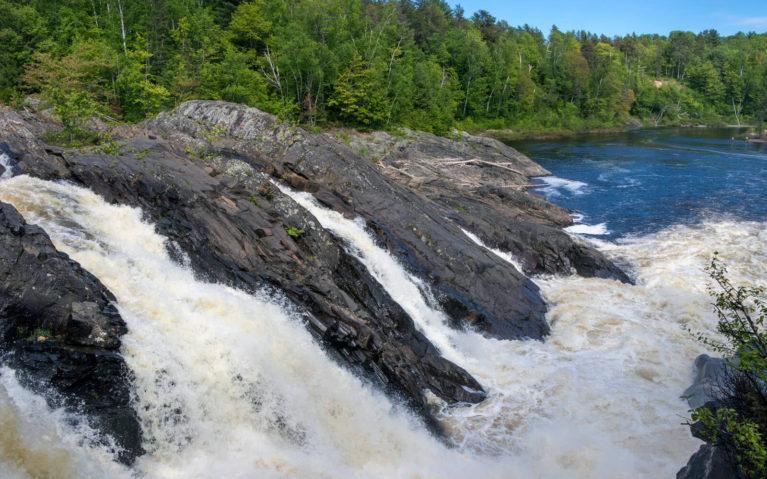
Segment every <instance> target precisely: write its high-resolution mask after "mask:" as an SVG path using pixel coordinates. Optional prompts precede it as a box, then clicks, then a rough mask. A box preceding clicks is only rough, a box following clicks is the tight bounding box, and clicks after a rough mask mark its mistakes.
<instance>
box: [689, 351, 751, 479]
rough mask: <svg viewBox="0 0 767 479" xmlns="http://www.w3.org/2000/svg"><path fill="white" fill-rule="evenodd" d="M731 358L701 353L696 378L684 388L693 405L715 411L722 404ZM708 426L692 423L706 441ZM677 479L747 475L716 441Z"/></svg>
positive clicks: (703, 448) (723, 478) (704, 447)
mask: <svg viewBox="0 0 767 479" xmlns="http://www.w3.org/2000/svg"><path fill="white" fill-rule="evenodd" d="M726 375H727V361H726V360H724V359H722V358H712V357H711V356H709V355H707V354H701V355H700V356H698V357H697V358H695V379H694V381H693V383H692V385H691V386H690V387H689V388H687V389H686V390H685V391H684V396H685V397H687V403H688V404H689V405H690V407H691V408H699V407H706V408H708V409H711V410H712V411H715V410H716V409H717V408H719V407H720V406H721V402H720V396H721V390H722V387H723V385H724V384H726ZM704 430H705V426H703V424H702V423H701V422H696V423H693V424H691V425H690V432H691V433H692V435H693V436H694V437H697V438H698V439H701V440H704V441H705V440H706V435H705V434H703V431H704ZM676 477H677V479H737V478H740V477H743V474H741V473H740V472H739V471H738V470H737V469H735V468H733V466H732V461H731V460H729V458H728V456H727V451H726V450H725V449H724V448H723V447H721V446H718V445H716V444H711V443H708V444H703V445H702V446H700V449H698V451H697V452H695V454H693V455H692V456H691V457H690V460H689V461H687V465H686V466H684V467H683V468H682V469H680V470H679V472H677V474H676Z"/></svg>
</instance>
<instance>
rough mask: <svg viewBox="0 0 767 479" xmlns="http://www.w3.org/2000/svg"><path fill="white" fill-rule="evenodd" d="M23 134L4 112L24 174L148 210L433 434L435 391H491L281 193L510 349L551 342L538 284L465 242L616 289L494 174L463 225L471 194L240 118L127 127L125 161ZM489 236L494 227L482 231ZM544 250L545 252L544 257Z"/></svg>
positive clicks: (240, 112) (191, 117)
mask: <svg viewBox="0 0 767 479" xmlns="http://www.w3.org/2000/svg"><path fill="white" fill-rule="evenodd" d="M28 123H29V122H27V121H26V120H25V119H23V118H22V117H20V116H19V115H17V114H15V113H13V112H10V111H0V127H3V126H4V127H5V128H6V130H5V131H4V135H5V137H4V138H3V139H4V140H5V141H7V142H8V144H9V146H10V148H11V149H12V150H13V151H16V152H18V153H19V155H18V166H19V168H20V170H21V172H22V173H25V174H29V175H32V176H37V177H40V178H43V179H48V180H57V179H65V180H68V181H72V182H74V183H77V184H80V185H83V186H86V187H88V188H90V189H92V190H94V191H95V192H96V193H98V194H99V195H101V196H103V197H104V198H105V199H106V200H107V201H109V202H113V203H120V204H127V205H131V206H135V207H140V208H142V210H143V211H144V213H145V215H146V216H147V218H148V219H149V220H150V221H152V222H153V223H155V225H156V227H157V229H158V231H159V233H161V234H162V235H164V236H166V237H168V238H169V240H171V241H170V242H169V247H168V250H169V252H170V254H171V255H177V257H178V259H179V260H181V259H182V257H183V258H188V260H189V261H190V263H191V266H192V267H193V268H194V270H195V271H196V272H197V274H198V275H199V276H201V277H203V278H205V279H208V280H213V281H218V282H223V283H226V284H230V285H232V286H235V287H238V288H241V289H244V290H247V291H253V290H256V289H261V288H271V289H273V290H274V291H276V292H277V293H279V294H284V295H285V296H287V297H288V298H289V299H290V300H291V301H292V302H294V303H295V304H297V305H299V306H300V308H301V310H302V311H303V314H304V317H305V320H306V324H307V327H308V329H309V330H310V331H311V332H312V334H314V335H315V337H317V338H318V339H320V340H321V341H323V342H324V344H326V345H327V350H328V351H329V353H330V354H331V355H333V356H334V357H336V358H337V359H338V360H339V361H340V362H342V363H344V364H346V365H348V366H350V367H352V368H353V369H355V370H357V371H360V372H361V373H362V374H364V375H365V376H366V377H368V378H371V379H372V380H373V381H376V382H378V383H379V384H380V385H382V386H383V387H384V388H385V389H386V390H389V391H391V392H393V393H395V394H398V395H401V396H402V397H405V398H406V399H407V400H408V401H409V402H410V403H411V404H412V405H413V406H414V407H415V408H416V409H417V410H419V411H421V412H423V413H424V416H425V417H427V418H428V417H429V415H428V412H427V409H428V408H427V405H426V398H425V397H424V395H423V391H424V390H430V391H432V392H433V393H434V394H435V395H437V396H438V397H440V398H442V399H443V400H445V401H446V402H447V403H457V402H479V401H481V400H482V399H483V398H484V392H483V390H482V387H481V385H480V384H479V383H478V382H477V381H476V380H475V379H474V378H473V377H471V375H469V374H468V373H467V372H466V371H464V370H463V369H462V368H460V367H458V366H456V365H455V364H453V363H451V362H449V361H447V360H446V359H444V358H442V357H441V355H440V353H439V351H438V350H437V349H436V348H435V347H434V346H433V345H432V344H431V343H430V342H429V340H428V339H427V338H426V337H424V336H423V335H422V334H421V333H420V332H418V330H417V329H416V328H415V326H414V324H413V321H412V319H411V318H410V317H409V316H408V315H407V314H406V313H405V311H404V310H403V309H402V308H401V307H400V305H399V304H397V303H396V302H395V301H393V300H392V299H391V297H390V296H389V295H388V293H387V292H386V291H385V290H384V289H383V288H382V287H381V285H380V284H378V282H377V281H375V280H374V279H373V278H372V277H371V276H370V274H369V272H368V271H367V269H366V268H365V267H364V265H362V264H361V263H360V262H359V261H358V260H357V259H355V258H354V257H353V256H352V255H350V254H349V253H348V252H347V251H346V248H345V245H343V243H342V242H341V241H339V239H337V238H335V237H333V236H332V235H331V234H329V233H328V232H327V231H325V230H324V229H323V228H322V227H321V225H320V224H319V222H318V221H317V220H316V218H314V217H313V216H312V215H311V214H310V213H309V212H308V211H306V210H304V209H303V208H301V207H300V206H299V205H298V204H297V203H296V202H294V201H293V200H292V199H291V198H290V197H289V196H287V195H285V194H283V193H282V192H281V191H280V190H279V189H278V188H276V187H275V186H274V185H273V183H272V181H278V182H283V183H284V184H287V185H289V186H291V187H292V188H294V189H297V190H303V191H308V192H311V193H312V194H313V195H314V197H315V198H316V199H317V200H318V201H319V202H320V203H322V204H323V205H325V206H327V207H329V208H332V209H334V210H336V211H339V212H341V213H343V214H345V215H347V216H348V217H355V216H357V217H362V218H363V219H365V220H366V221H367V225H368V228H369V230H370V231H371V232H372V233H374V234H375V235H376V236H377V238H378V240H379V241H380V243H381V244H382V245H385V246H386V247H387V248H388V249H389V250H390V251H391V252H392V253H393V254H394V255H395V256H397V258H398V259H399V260H400V261H401V262H402V263H403V264H405V265H406V266H407V268H408V269H409V270H410V271H411V272H412V273H413V274H415V275H417V276H419V277H420V278H421V279H423V280H424V281H425V282H426V283H427V284H428V285H429V286H430V287H431V288H432V290H433V291H434V293H435V297H436V298H437V300H438V301H439V302H440V303H441V305H442V307H443V308H444V309H445V311H446V312H447V313H448V315H449V316H450V317H451V320H452V322H453V324H454V325H455V326H456V327H474V328H476V329H478V330H480V331H483V332H485V333H486V334H488V335H492V336H496V337H501V338H536V339H540V338H542V337H543V336H545V335H546V334H547V333H548V330H549V329H548V325H547V323H546V321H545V318H544V313H545V305H544V302H543V300H542V299H541V297H540V294H539V291H538V288H537V287H536V286H535V284H534V283H532V282H531V281H530V280H529V279H528V278H526V277H524V276H523V275H522V274H521V273H520V272H518V271H516V270H515V269H514V267H513V266H511V265H510V264H508V263H506V262H504V261H503V260H501V259H499V258H497V257H496V256H495V255H493V254H491V253H489V252H487V251H486V250H484V249H483V248H478V247H477V246H476V245H475V244H474V243H473V242H472V241H471V240H470V239H469V238H468V237H466V235H465V234H464V233H463V232H462V231H461V229H460V227H459V226H464V227H465V228H467V229H471V230H472V231H475V230H477V229H479V230H480V231H478V234H480V236H481V237H482V238H483V239H484V240H486V241H487V242H488V243H491V244H493V243H492V241H493V239H492V238H493V232H495V231H496V230H494V229H492V228H490V227H489V226H487V225H490V224H495V226H496V227H497V232H498V236H499V238H500V239H499V240H498V241H507V242H508V244H509V245H510V248H509V249H510V250H513V248H511V246H513V243H512V242H511V241H510V240H509V238H519V237H522V238H523V239H524V241H520V243H519V244H520V246H519V248H520V249H521V250H524V251H526V252H533V251H534V252H538V255H539V256H538V257H536V256H534V255H532V253H530V255H531V256H530V260H529V261H530V262H531V264H534V265H538V264H540V266H535V267H534V269H535V268H537V270H540V271H547V272H552V271H556V272H559V271H566V272H568V273H569V272H570V270H571V269H575V270H577V271H580V272H582V274H593V275H597V276H599V275H602V276H612V277H615V276H617V273H615V272H611V271H610V270H609V267H610V266H611V264H610V263H609V262H608V261H606V260H604V262H599V261H591V262H590V261H589V260H588V259H589V258H593V256H591V255H592V254H595V252H593V250H591V249H590V248H588V247H586V246H583V245H578V244H577V243H573V242H572V241H570V240H569V237H568V236H567V235H565V234H564V233H562V232H561V231H559V230H556V227H559V226H562V225H565V224H569V223H568V222H569V216H568V215H567V212H566V211H564V210H562V209H561V208H558V207H555V206H553V205H550V204H549V203H547V202H546V201H545V200H543V199H542V198H539V197H535V196H532V195H528V194H527V193H525V192H523V191H520V190H518V189H515V188H501V187H499V186H498V185H497V184H490V183H492V182H491V181H490V178H492V177H494V176H496V173H492V174H489V175H486V173H487V172H485V171H480V172H477V174H478V175H479V176H478V178H480V179H482V180H483V181H485V180H487V182H488V183H489V184H488V185H485V186H484V187H479V188H478V189H477V190H476V192H475V193H472V195H473V196H472V195H468V196H467V197H466V198H467V199H466V203H465V205H466V206H465V209H466V210H467V211H474V210H469V208H470V207H471V208H476V211H477V212H478V213H477V215H476V218H474V220H475V222H474V223H472V222H468V221H467V220H461V219H460V218H456V211H457V210H456V208H455V207H453V206H451V203H450V201H457V198H458V197H459V196H460V194H461V192H462V191H464V190H461V189H460V188H455V190H456V192H455V193H451V185H450V181H448V182H446V183H444V184H443V186H442V187H440V188H436V187H435V188H434V192H433V194H432V193H429V192H428V191H426V190H417V189H416V190H414V189H413V188H412V187H410V186H408V185H406V184H403V183H402V182H399V181H395V180H394V179H392V178H389V177H387V176H386V175H382V174H381V166H379V165H378V164H376V163H374V162H373V161H369V159H366V158H363V157H361V156H360V154H358V153H357V152H355V151H353V150H352V149H350V148H349V147H348V146H346V145H345V144H344V143H343V142H341V141H339V140H337V139H335V138H333V137H330V136H328V135H310V134H308V133H307V132H305V131H304V130H302V129H300V128H295V127H291V126H289V125H285V124H281V123H280V122H278V121H277V119H276V118H275V117H273V116H271V115H268V114H266V113H263V112H260V111H258V110H255V109H253V108H248V107H245V106H242V105H236V104H230V103H223V102H209V101H192V102H187V103H184V104H182V105H180V106H179V107H178V108H176V110H174V111H173V112H168V113H162V114H160V115H158V116H157V117H156V118H154V119H152V120H148V121H146V122H144V123H142V124H139V125H134V126H129V125H123V126H120V127H118V128H116V129H115V130H114V132H113V134H114V136H115V137H116V138H118V139H120V143H121V145H120V154H119V155H106V154H101V153H99V151H98V150H97V149H90V150H80V151H76V150H68V149H62V148H56V147H50V146H47V145H44V144H42V143H41V142H40V141H39V140H37V138H36V133H34V130H35V128H36V126H35V125H34V124H31V125H30V124H28ZM442 140H444V139H435V140H433V141H432V143H431V144H430V145H431V146H428V148H427V147H426V146H424V147H423V148H424V149H428V151H432V152H433V154H440V155H441V154H443V150H444V149H445V148H456V146H455V145H456V144H458V143H456V142H452V143H443V141H442ZM444 141H447V142H449V141H451V140H444ZM476 143H477V144H478V145H480V146H479V147H473V146H466V147H465V148H468V149H470V150H472V151H474V150H475V149H476V150H482V151H490V150H492V151H494V150H495V149H496V148H498V149H499V150H500V153H501V154H502V155H506V157H504V158H505V159H504V158H501V160H503V161H501V163H510V162H511V159H509V158H511V157H510V156H509V155H513V154H514V153H513V151H512V150H511V149H509V148H508V147H505V146H503V145H501V146H498V145H500V144H497V143H494V142H493V140H487V139H478V140H477V142H476ZM467 144H468V143H467ZM461 148H463V147H461ZM488 154H490V153H488ZM491 156H492V155H491ZM482 158H486V159H483V160H482V161H488V162H490V161H491V160H493V159H492V158H489V157H485V156H483V157H482ZM488 158H489V159H488ZM515 158H516V157H515ZM496 160H498V159H496ZM498 161H500V160H498ZM514 161H516V162H517V163H514V164H513V166H509V168H513V169H515V170H519V172H518V173H514V172H510V176H509V177H508V178H509V181H510V182H511V183H512V184H515V185H517V186H518V184H519V183H520V182H526V181H528V178H527V175H534V174H541V173H543V172H544V171H545V170H542V169H541V168H540V167H538V166H537V165H535V164H534V163H532V162H531V161H530V160H529V159H527V160H525V158H523V157H519V158H516V159H515V160H514ZM484 166H487V165H484ZM490 168H493V169H494V170H495V169H498V168H494V167H492V166H490ZM500 169H501V170H504V169H503V168H500ZM504 171H505V170H504ZM483 175H484V176H483ZM451 181H452V180H451ZM496 183H497V182H496ZM483 188H484V189H483ZM429 191H431V190H429ZM438 191H441V192H442V193H441V194H442V195H443V196H444V198H445V199H440V197H439V196H437V192H438ZM432 196H434V197H433V198H432ZM488 198H498V199H497V200H496V199H493V201H496V202H497V204H495V203H492V204H489V203H488V201H489V200H488ZM463 204H464V203H461V205H463ZM509 204H514V205H516V206H515V209H513V211H516V212H517V213H518V214H517V213H514V214H512V213H510V211H512V210H511V209H508V208H507V210H503V208H501V207H500V206H499V205H509ZM475 205H476V206H475ZM515 215H516V216H515ZM446 219H448V220H449V219H453V221H446ZM479 221H483V222H484V223H482V224H483V225H485V226H482V227H479V228H478V227H475V226H473V225H475V224H480V223H478V222H479ZM517 224H525V225H529V226H528V227H526V229H524V231H525V232H526V233H525V234H526V235H527V236H521V235H520V234H518V233H517V230H516V229H515V228H516V227H515V226H514V225H517ZM503 228H510V229H511V231H513V232H514V234H513V235H512V234H510V233H508V234H507V233H504V232H503V231H504V230H503ZM539 228H550V229H551V231H557V232H558V233H557V234H559V235H560V236H556V235H555V233H553V232H549V231H548V230H539ZM539 231H540V232H539ZM475 232H476V231H475ZM552 238H554V239H552ZM556 238H560V240H559V241H560V242H559V243H557V241H556ZM536 242H538V243H542V246H536V247H535V248H533V247H532V246H531V245H534V244H537V243H536ZM496 244H499V243H496ZM546 248H548V249H546ZM583 258H586V259H583ZM82 347H86V346H82Z"/></svg>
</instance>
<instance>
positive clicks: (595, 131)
mask: <svg viewBox="0 0 767 479" xmlns="http://www.w3.org/2000/svg"><path fill="white" fill-rule="evenodd" d="M754 127H756V125H752V124H743V125H740V126H738V125H724V124H712V123H677V124H665V125H658V126H654V125H638V124H627V125H622V126H615V127H608V128H584V129H578V130H572V129H566V128H562V129H552V130H544V131H526V130H511V129H508V130H495V129H490V130H478V131H469V133H472V134H475V135H479V136H487V137H490V138H494V139H496V140H499V141H503V142H510V141H526V140H562V139H566V138H572V137H578V136H588V135H612V134H616V133H625V132H628V131H634V130H655V129H663V128H733V129H745V128H754ZM745 136H748V137H749V141H753V142H758V143H761V142H767V137H765V136H761V137H760V136H758V135H754V136H753V137H752V136H751V135H745V134H743V133H739V134H738V135H737V136H736V138H737V139H740V140H743V139H745Z"/></svg>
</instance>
